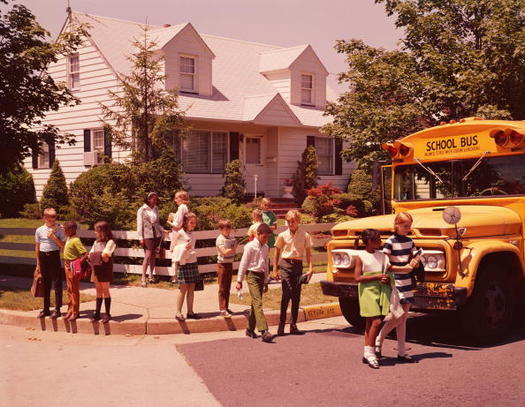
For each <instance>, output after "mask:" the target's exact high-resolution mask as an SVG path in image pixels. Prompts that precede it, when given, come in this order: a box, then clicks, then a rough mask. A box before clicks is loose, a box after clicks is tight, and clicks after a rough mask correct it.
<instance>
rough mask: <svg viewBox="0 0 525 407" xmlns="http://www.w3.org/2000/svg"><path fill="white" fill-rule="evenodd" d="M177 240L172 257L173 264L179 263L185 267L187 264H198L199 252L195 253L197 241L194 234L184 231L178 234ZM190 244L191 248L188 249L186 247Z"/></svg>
mask: <svg viewBox="0 0 525 407" xmlns="http://www.w3.org/2000/svg"><path fill="white" fill-rule="evenodd" d="M175 237H176V239H175V243H174V248H173V255H172V257H171V261H172V262H179V264H181V265H183V264H186V263H196V262H197V252H196V251H195V242H196V239H195V237H194V236H193V233H192V232H187V231H185V230H184V229H181V230H179V231H178V232H176V236H175ZM188 243H190V248H189V249H187V248H186V245H187V244H188Z"/></svg>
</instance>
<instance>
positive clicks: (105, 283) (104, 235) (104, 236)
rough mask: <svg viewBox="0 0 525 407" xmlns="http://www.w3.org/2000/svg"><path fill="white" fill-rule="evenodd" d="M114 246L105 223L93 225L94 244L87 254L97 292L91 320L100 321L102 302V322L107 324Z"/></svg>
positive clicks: (109, 317)
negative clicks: (103, 312) (103, 309)
mask: <svg viewBox="0 0 525 407" xmlns="http://www.w3.org/2000/svg"><path fill="white" fill-rule="evenodd" d="M116 247H117V246H116V244H115V242H114V241H113V235H112V233H111V229H110V228H109V223H107V222H97V223H95V242H94V243H93V247H92V248H91V250H90V252H89V257H88V258H89V263H90V264H91V265H92V267H93V272H92V273H91V282H93V283H95V289H96V290H97V308H96V310H95V314H94V315H93V320H95V321H98V320H100V308H102V300H104V306H105V308H106V314H105V315H104V318H103V319H102V322H104V323H107V322H109V320H110V319H111V314H110V309H111V295H110V293H109V285H110V284H111V283H112V282H113V257H112V256H113V252H114V251H115V248H116Z"/></svg>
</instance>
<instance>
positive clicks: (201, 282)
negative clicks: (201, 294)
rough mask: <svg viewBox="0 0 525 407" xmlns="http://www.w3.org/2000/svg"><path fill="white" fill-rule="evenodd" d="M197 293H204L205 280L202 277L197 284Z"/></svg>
mask: <svg viewBox="0 0 525 407" xmlns="http://www.w3.org/2000/svg"><path fill="white" fill-rule="evenodd" d="M195 291H204V279H203V278H202V277H201V278H199V281H197V282H196V283H195Z"/></svg>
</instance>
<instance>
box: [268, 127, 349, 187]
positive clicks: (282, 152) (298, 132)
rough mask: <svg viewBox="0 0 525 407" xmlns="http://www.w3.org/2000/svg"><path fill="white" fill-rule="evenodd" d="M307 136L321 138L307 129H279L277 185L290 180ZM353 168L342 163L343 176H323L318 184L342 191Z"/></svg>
mask: <svg viewBox="0 0 525 407" xmlns="http://www.w3.org/2000/svg"><path fill="white" fill-rule="evenodd" d="M307 136H316V137H323V136H322V135H320V134H317V133H315V132H314V131H308V130H307V129H301V128H279V138H278V140H279V175H278V181H279V182H278V183H279V185H282V184H283V183H284V180H285V179H286V178H291V177H292V176H293V174H294V173H295V171H296V170H297V161H300V160H301V154H302V153H303V151H304V149H305V148H306V137H307ZM343 148H344V146H343ZM353 168H354V165H353V164H352V163H348V162H345V161H343V175H331V176H328V175H324V176H322V177H320V178H319V180H318V183H319V184H326V183H327V182H332V184H333V185H334V186H336V187H339V188H341V189H342V190H343V191H344V190H345V188H346V186H347V184H348V178H349V176H350V173H351V171H352V169H353Z"/></svg>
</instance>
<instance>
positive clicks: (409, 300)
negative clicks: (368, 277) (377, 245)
mask: <svg viewBox="0 0 525 407" xmlns="http://www.w3.org/2000/svg"><path fill="white" fill-rule="evenodd" d="M412 221H413V219H412V216H411V215H410V214H409V213H407V212H400V213H398V214H397V216H396V217H395V219H394V234H393V235H392V236H390V237H389V238H388V239H387V241H386V242H385V244H384V246H383V253H385V254H386V255H387V256H388V258H389V260H390V264H391V265H392V268H391V271H393V272H394V281H395V289H396V290H397V292H398V293H399V299H400V300H399V302H400V303H401V307H402V309H403V313H402V315H400V316H398V317H397V318H396V317H395V316H394V315H393V314H392V313H390V314H389V315H388V316H387V317H386V318H385V321H384V325H383V328H382V329H381V332H380V333H379V335H378V336H377V339H376V352H377V353H378V354H379V355H380V354H381V346H382V345H383V341H384V340H385V338H386V336H387V335H388V334H389V333H390V331H391V330H392V329H394V328H396V334H397V348H398V355H397V359H398V361H399V362H405V363H413V362H414V359H412V358H411V357H410V356H408V355H407V354H406V349H405V342H406V322H407V318H408V312H409V310H410V305H411V304H413V303H414V289H415V287H414V286H413V284H412V279H411V277H410V274H409V273H410V272H407V271H404V272H401V270H397V271H396V268H402V267H403V266H406V265H407V264H408V265H410V266H411V267H412V268H414V267H417V265H418V264H419V255H417V249H416V246H415V244H414V241H413V240H412V239H411V238H409V237H408V236H407V235H408V234H409V233H410V229H411V228H412ZM405 270H406V267H405Z"/></svg>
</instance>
